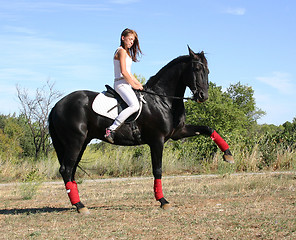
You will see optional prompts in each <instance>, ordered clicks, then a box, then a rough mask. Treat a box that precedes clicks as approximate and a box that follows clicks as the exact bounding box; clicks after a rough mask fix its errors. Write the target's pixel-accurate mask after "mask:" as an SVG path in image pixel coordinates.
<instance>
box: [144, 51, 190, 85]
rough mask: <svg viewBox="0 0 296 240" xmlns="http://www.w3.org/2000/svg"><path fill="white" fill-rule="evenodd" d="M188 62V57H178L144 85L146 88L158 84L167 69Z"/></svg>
mask: <svg viewBox="0 0 296 240" xmlns="http://www.w3.org/2000/svg"><path fill="white" fill-rule="evenodd" d="M189 60H190V57H189V56H188V55H185V56H180V57H177V58H175V59H173V60H172V61H170V62H169V63H168V64H167V65H165V66H164V67H162V68H161V69H160V70H159V71H158V72H157V73H156V74H155V75H154V76H152V77H150V78H149V80H148V81H147V83H146V86H147V87H148V88H149V87H152V86H154V85H155V84H156V83H157V82H158V80H159V79H160V78H161V76H162V75H163V74H164V73H165V72H167V70H168V69H170V68H171V67H173V66H175V65H176V64H178V63H180V62H186V61H189Z"/></svg>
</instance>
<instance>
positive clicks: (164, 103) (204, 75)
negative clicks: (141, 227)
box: [49, 47, 233, 213]
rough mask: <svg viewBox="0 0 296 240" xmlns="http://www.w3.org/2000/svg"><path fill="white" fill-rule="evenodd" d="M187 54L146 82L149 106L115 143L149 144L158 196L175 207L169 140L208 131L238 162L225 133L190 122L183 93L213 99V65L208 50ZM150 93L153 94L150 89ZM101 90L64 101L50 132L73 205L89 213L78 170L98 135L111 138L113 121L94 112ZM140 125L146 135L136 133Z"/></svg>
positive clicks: (53, 117) (118, 134) (51, 119)
mask: <svg viewBox="0 0 296 240" xmlns="http://www.w3.org/2000/svg"><path fill="white" fill-rule="evenodd" d="M188 49H189V55H186V56H181V57H178V58H176V59H174V60H173V61H171V62H170V63H168V64H167V65H166V66H165V67H163V68H162V69H161V70H160V71H159V72H158V73H157V74H156V75H155V76H153V77H151V78H150V79H149V81H148V82H147V84H146V85H145V86H144V91H143V93H142V94H143V95H144V99H145V100H146V103H145V104H143V109H142V112H141V114H140V116H139V117H138V119H137V120H136V121H135V123H134V124H123V125H122V126H121V127H120V128H119V129H118V130H117V131H116V134H115V136H114V144H116V145H124V146H133V145H140V144H148V145H149V147H150V150H151V159H152V167H153V176H154V193H155V198H156V200H158V201H159V202H160V203H161V207H162V208H163V209H167V208H169V207H170V205H169V202H168V201H167V200H166V199H165V198H164V196H163V193H162V184H161V176H162V154H163V146H164V143H165V142H166V141H168V140H169V139H173V140H178V139H181V138H185V137H191V136H196V135H198V134H203V135H207V136H209V137H211V138H212V140H214V142H215V143H216V144H217V145H218V146H219V148H220V149H221V150H222V151H223V152H224V155H223V158H224V160H225V161H227V162H233V157H232V155H231V153H230V151H229V147H228V145H227V143H226V142H225V141H224V140H223V139H222V138H221V137H220V136H219V134H218V133H217V132H216V131H215V130H213V129H212V128H209V127H207V126H195V125H186V124H185V108H184V102H183V97H184V93H185V89H186V87H189V88H190V90H191V91H192V93H193V97H192V99H193V100H194V101H197V102H204V101H206V100H207V99H208V87H209V83H208V74H209V70H208V64H207V60H206V58H205V56H204V53H203V52H201V53H194V52H193V51H192V50H191V49H190V48H189V47H188ZM148 92H149V93H148ZM97 94H98V93H96V92H91V91H76V92H73V93H71V94H69V95H67V96H65V97H64V98H63V99H61V100H60V101H59V102H58V103H57V104H56V105H55V106H54V107H53V109H52V110H51V113H50V115H49V132H50V135H51V138H52V143H53V145H54V148H55V150H56V153H57V156H58V159H59V162H60V165H61V167H60V170H59V171H60V173H61V175H62V177H63V180H64V182H65V185H66V189H67V193H68V196H69V198H70V201H71V203H72V205H75V206H76V208H77V210H78V212H80V213H89V211H88V209H87V208H86V207H85V206H84V205H83V204H82V202H81V201H80V199H79V195H78V189H77V184H76V182H75V172H76V169H77V166H78V163H79V161H80V160H81V157H82V154H83V152H84V150H85V148H86V146H87V144H88V143H89V142H90V141H91V140H92V139H94V138H97V139H101V140H103V141H105V139H104V134H105V129H106V127H108V126H110V125H111V124H112V121H113V120H111V119H109V118H106V117H102V116H100V115H98V114H96V113H95V112H94V111H93V110H92V107H91V106H92V102H93V101H94V98H95V97H96V96H97ZM135 126H136V128H137V130H138V132H139V135H140V138H139V136H138V137H135V135H134V134H133V131H132V130H133V129H132V128H134V127H135Z"/></svg>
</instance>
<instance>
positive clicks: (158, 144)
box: [149, 141, 171, 210]
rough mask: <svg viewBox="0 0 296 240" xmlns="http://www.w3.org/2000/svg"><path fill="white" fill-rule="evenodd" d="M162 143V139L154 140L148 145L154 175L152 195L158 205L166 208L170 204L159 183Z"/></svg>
mask: <svg viewBox="0 0 296 240" xmlns="http://www.w3.org/2000/svg"><path fill="white" fill-rule="evenodd" d="M163 145H164V142H163V141H155V142H153V144H150V145H149V146H150V150H151V160H152V168H153V176H154V196H155V199H156V200H157V201H159V202H160V204H161V205H160V207H161V208H162V209H164V210H167V209H169V208H170V207H171V205H170V204H169V202H168V201H167V200H166V199H165V198H164V196H163V192H162V183H161V177H162V153H163Z"/></svg>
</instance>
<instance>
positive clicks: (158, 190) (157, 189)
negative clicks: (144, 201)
mask: <svg viewBox="0 0 296 240" xmlns="http://www.w3.org/2000/svg"><path fill="white" fill-rule="evenodd" d="M154 196H155V199H156V200H159V199H161V198H163V193H162V185H161V179H155V180H154Z"/></svg>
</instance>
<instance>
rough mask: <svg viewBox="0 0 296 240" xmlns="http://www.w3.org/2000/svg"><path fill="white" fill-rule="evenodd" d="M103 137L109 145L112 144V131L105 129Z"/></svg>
mask: <svg viewBox="0 0 296 240" xmlns="http://www.w3.org/2000/svg"><path fill="white" fill-rule="evenodd" d="M104 137H105V138H106V140H108V142H110V143H114V139H113V138H114V131H113V130H111V129H109V128H106V134H105V135H104Z"/></svg>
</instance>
